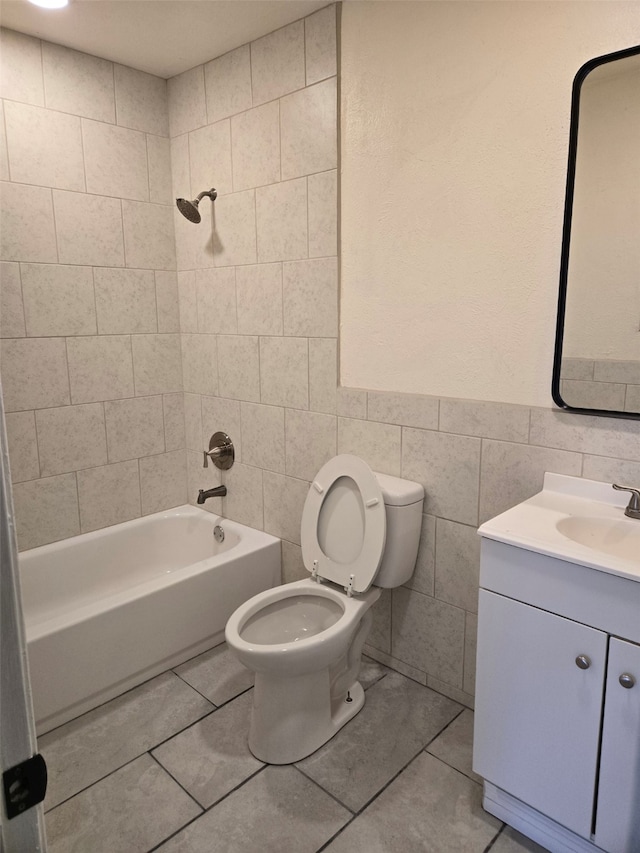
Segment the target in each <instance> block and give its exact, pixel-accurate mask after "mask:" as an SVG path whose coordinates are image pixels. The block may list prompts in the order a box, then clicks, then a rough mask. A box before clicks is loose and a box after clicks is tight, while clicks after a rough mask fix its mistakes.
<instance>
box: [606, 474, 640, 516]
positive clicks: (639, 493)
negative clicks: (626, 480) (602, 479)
mask: <svg viewBox="0 0 640 853" xmlns="http://www.w3.org/2000/svg"><path fill="white" fill-rule="evenodd" d="M612 487H613V488H614V489H615V490H616V491H617V492H631V498H630V500H629V505H628V507H627V508H626V509H625V511H624V514H625V515H628V516H629V518H640V489H633V488H632V487H631V486H618V485H617V483H613V484H612Z"/></svg>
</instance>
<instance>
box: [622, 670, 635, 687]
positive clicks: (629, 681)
mask: <svg viewBox="0 0 640 853" xmlns="http://www.w3.org/2000/svg"><path fill="white" fill-rule="evenodd" d="M618 681H619V682H620V684H622V686H623V687H626V688H627V690H631V688H632V687H633V685H634V684H635V683H636V680H635V678H634V677H633V676H632V675H629V673H628V672H623V673H622V675H621V676H620V678H619V679H618Z"/></svg>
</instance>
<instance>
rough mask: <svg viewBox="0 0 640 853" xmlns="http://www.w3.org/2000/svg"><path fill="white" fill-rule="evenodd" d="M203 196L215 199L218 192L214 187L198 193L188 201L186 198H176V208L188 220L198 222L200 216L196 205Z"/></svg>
mask: <svg viewBox="0 0 640 853" xmlns="http://www.w3.org/2000/svg"><path fill="white" fill-rule="evenodd" d="M205 196H208V197H209V198H210V199H211V201H215V199H216V198H217V196H218V193H217V192H216V191H215V190H214V189H210V190H205V191H204V192H202V193H200V195H199V196H198V197H197V198H194V199H193V201H189V199H187V198H177V199H176V205H177V206H178V210H179V211H180V213H181V214H182V215H183V216H184V217H185V218H186V219H188V220H189V222H195V223H198V222H200V221H201V219H202V217H201V216H200V211H199V210H198V205H199V204H200V201H201V200H202V199H203V198H204V197H205Z"/></svg>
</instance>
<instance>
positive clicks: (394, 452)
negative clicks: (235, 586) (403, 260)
mask: <svg viewBox="0 0 640 853" xmlns="http://www.w3.org/2000/svg"><path fill="white" fill-rule="evenodd" d="M6 38H7V40H8V41H7V44H8V45H9V48H8V50H5V51H4V56H5V60H6V57H7V56H8V55H10V56H11V57H13V60H12V61H14V62H16V63H19V65H20V66H21V67H22V68H23V69H24V73H23V74H15V73H14V72H13V70H11V71H10V73H9V74H8V75H7V76H6V77H5V86H6V87H7V89H6V90H5V91H4V92H3V97H4V98H5V99H6V100H5V102H4V107H5V113H6V110H7V105H9V112H11V111H14V110H16V109H17V112H18V113H20V107H22V106H24V107H25V112H24V113H23V115H22V118H21V122H22V125H21V126H22V127H23V128H27V130H23V131H22V132H23V134H24V133H27V135H28V128H33V127H34V126H35V127H40V126H44V125H43V124H42V122H44V121H45V120H46V121H48V122H49V125H48V126H49V127H51V128H53V129H52V130H51V131H50V133H49V138H48V140H47V141H46V142H45V141H43V142H42V145H44V146H45V147H46V146H49V149H51V148H52V147H55V146H56V145H57V144H58V142H57V137H56V133H57V132H58V131H57V130H56V128H58V126H64V127H66V125H67V124H69V129H68V132H70V133H71V134H72V135H73V134H75V136H73V138H74V139H76V138H81V139H83V140H93V135H95V136H96V137H97V141H96V142H95V143H94V147H93V148H92V147H91V144H89V145H88V146H87V145H86V144H85V143H84V142H83V148H82V151H83V157H84V162H83V161H82V160H78V158H77V153H76V154H75V155H74V154H73V153H72V151H71V150H70V151H69V152H67V153H66V154H65V158H64V162H61V163H60V164H59V168H56V170H55V171H54V172H53V173H52V174H49V173H48V172H47V171H46V170H45V171H44V172H42V171H39V169H40V168H41V162H42V159H43V160H44V161H47V160H50V159H51V158H50V157H49V155H48V154H47V153H46V152H41V153H40V154H37V153H34V154H32V155H30V156H31V163H32V168H33V169H34V172H33V174H34V175H37V176H38V178H37V180H36V178H33V179H32V180H31V181H27V182H26V183H24V181H25V178H24V177H23V178H20V179H18V178H16V177H15V176H14V173H13V158H14V155H12V152H13V151H15V142H14V141H12V139H11V134H10V139H9V166H8V167H7V168H9V167H10V168H11V173H10V177H11V182H9V183H7V184H5V185H3V206H4V207H5V208H6V209H7V210H8V213H7V216H8V222H9V229H8V231H7V232H6V234H5V235H4V236H3V252H4V254H3V258H5V259H6V261H7V263H5V264H3V280H2V300H3V302H2V331H3V337H5V338H7V340H5V341H4V342H3V363H2V372H3V383H4V394H5V402H6V404H7V409H8V412H9V414H8V418H7V420H8V427H9V431H10V441H11V467H12V472H13V477H14V481H15V482H14V494H15V500H16V507H17V512H18V519H19V524H20V529H21V544H22V547H23V548H25V547H30V546H33V545H35V544H40V543H41V542H46V541H53V540H55V539H59V538H64V537H66V536H72V535H75V534H76V533H78V532H80V531H81V530H90V529H94V528H96V527H101V526H104V525H106V524H114V523H117V522H118V521H120V520H123V518H125V517H133V516H135V515H139V514H141V513H147V512H154V511H157V510H160V509H162V508H164V507H166V506H171V505H178V504H180V503H184V502H185V500H187V499H188V500H189V501H190V502H191V503H195V498H196V495H197V491H198V489H199V488H208V487H210V486H212V485H216V484H218V483H219V482H225V483H226V485H227V487H228V495H227V497H226V498H224V499H220V498H217V499H214V500H210V501H208V502H207V504H206V505H205V508H206V509H208V510H210V511H213V512H219V513H221V514H222V515H224V516H226V517H228V518H231V519H234V520H237V521H240V522H242V523H245V524H248V525H250V526H252V527H256V528H259V529H263V530H266V531H268V532H270V533H272V534H274V535H276V536H279V537H281V538H282V540H283V543H282V554H283V580H285V581H290V580H294V579H297V578H300V577H303V576H304V568H303V566H302V558H301V551H300V518H301V514H302V507H303V504H304V500H305V497H306V493H307V490H308V486H309V481H310V480H311V478H312V477H313V475H314V474H315V472H316V471H317V470H318V468H319V467H320V466H321V465H322V464H323V463H324V462H325V461H327V460H328V459H329V458H331V457H332V456H333V455H335V454H336V453H347V452H348V453H355V454H357V455H359V456H361V457H362V458H364V459H365V460H366V461H367V462H368V463H369V464H370V465H371V466H372V467H373V468H374V469H375V470H378V471H382V472H384V473H389V474H394V475H396V476H403V477H406V478H408V479H414V480H417V481H419V482H421V483H422V484H423V485H424V487H425V491H426V501H425V508H424V513H425V514H424V516H423V528H422V535H421V546H420V552H419V555H418V561H417V566H416V570H415V572H414V575H413V577H412V578H411V580H410V581H409V582H408V583H407V584H406V585H405V586H404V587H402V588H401V589H398V590H393V591H391V590H389V591H385V592H384V593H383V595H382V597H381V599H380V601H379V602H378V604H377V605H376V608H375V615H374V625H373V628H372V632H371V635H370V637H369V643H368V646H367V650H368V652H369V653H370V654H372V655H373V656H374V657H377V658H378V659H380V660H381V661H383V662H385V663H388V664H389V665H390V666H392V667H394V668H396V669H399V670H400V671H402V672H404V673H406V674H407V675H409V676H410V677H412V678H414V679H417V680H418V681H420V682H422V683H423V684H425V683H426V684H428V685H429V686H432V687H434V688H435V689H438V690H441V691H442V692H445V693H447V694H448V695H450V696H452V697H453V698H455V699H459V700H460V701H463V702H465V703H467V704H471V703H472V701H473V693H474V669H475V634H476V623H477V615H476V614H477V588H478V572H479V539H478V536H477V534H476V529H477V526H478V524H479V523H481V522H482V521H484V520H485V519H487V518H489V517H491V516H492V515H495V514H497V513H499V512H502V511H503V510H504V509H507V508H508V507H509V506H511V505H513V504H514V503H517V502H518V501H520V500H522V499H524V498H526V497H528V496H530V495H531V494H533V493H535V492H536V491H538V490H539V489H540V488H541V486H542V478H543V474H544V472H545V471H547V470H549V471H557V472H559V473H567V474H572V475H576V476H584V477H590V478H593V479H599V480H605V481H613V480H615V479H623V480H627V481H629V482H632V483H633V482H640V422H637V421H635V422H634V421H625V420H609V419H604V418H585V417H580V416H576V415H571V414H567V413H564V412H557V411H554V410H551V409H540V408H529V407H526V406H515V405H508V404H501V403H492V402H486V401H471V400H454V399H446V398H443V399H438V398H433V397H426V396H419V395H407V394H400V393H392V392H380V391H367V390H364V389H348V388H340V387H338V381H337V377H338V334H339V323H338V249H337V221H338V207H337V167H338V158H337V138H338V134H337V99H336V91H337V63H336V7H335V6H329V7H327V8H325V9H322V10H320V11H319V12H316V13H315V14H313V15H311V16H309V17H307V18H305V19H304V20H303V21H299V22H296V23H295V24H292V25H290V26H288V27H285V28H283V29H282V30H278V31H277V32H275V33H271V34H269V35H266V36H264V37H263V38H261V39H258V40H257V41H255V42H252V43H251V44H249V45H244V46H243V47H240V48H238V49H237V50H234V51H232V52H231V53H228V54H226V55H225V56H222V57H219V58H217V59H214V60H212V61H211V62H208V63H206V64H205V65H203V66H198V67H196V68H194V69H191V70H189V71H187V72H185V73H184V74H181V75H179V76H177V77H174V78H172V79H171V80H169V81H168V85H167V87H166V88H167V94H168V100H167V101H165V100H163V97H164V95H163V91H164V90H163V87H164V85H165V84H164V81H160V80H158V79H157V78H153V77H150V76H149V75H144V74H141V73H140V72H136V71H133V70H132V69H127V68H124V67H122V66H117V65H116V66H112V65H111V64H110V63H104V61H103V60H95V58H93V57H84V55H82V54H75V53H74V52H73V51H67V50H66V49H65V48H58V47H57V46H46V45H42V46H41V44H40V43H39V42H38V41H37V40H34V39H28V38H27V37H25V36H20V35H18V34H14V33H8V34H6ZM41 51H42V56H43V57H45V56H46V57H47V59H46V60H45V61H44V65H43V66H41V65H40V63H41V58H40V57H41ZM54 54H55V55H58V56H59V62H58V63H57V69H56V75H55V76H52V77H51V79H50V80H49V77H48V72H47V68H48V67H49V65H48V63H49V59H50V57H51V56H53V55H54ZM94 60H95V61H94ZM6 61H9V60H6ZM83 63H84V64H83ZM42 68H44V81H45V83H44V84H43V76H42V74H43V72H42V70H41V69H42ZM12 69H13V66H12ZM38 69H40V71H38ZM63 69H64V70H65V73H66V74H67V75H68V76H69V79H70V80H74V79H76V80H77V79H78V75H80V77H81V78H82V83H79V82H77V83H76V84H75V87H76V88H78V89H83V87H86V89H83V91H78V92H74V87H73V86H71V87H65V86H63V85H62V84H61V82H60V74H61V73H62V70H63ZM109 69H110V74H111V77H110V78H109V74H107V73H106V72H107V71H108V70H109ZM74 75H75V76H74ZM109 79H110V80H111V83H110V84H109V83H108V80H109ZM50 99H51V100H50ZM166 103H168V110H167V109H165V108H164V107H163V104H165V105H166ZM45 104H46V106H45ZM27 107H28V109H27ZM33 110H37V111H39V113H47V114H48V113H52V116H47V117H46V119H45V118H44V117H43V118H38V120H37V121H38V122H40V124H38V123H37V122H36V119H34V118H33V117H32V116H31V112H32V111H33ZM30 111H31V112H30ZM34 122H36V124H35V125H34ZM56 122H58V123H56ZM95 125H98V127H97V128H96V127H95ZM11 126H12V127H14V125H11ZM125 132H126V138H127V139H131V140H134V139H135V142H133V147H132V153H131V161H130V162H128V163H127V165H126V168H125V167H123V168H119V165H118V164H119V161H120V160H121V157H122V154H121V152H122V150H123V149H122V148H120V147H119V142H120V141H121V140H122V141H123V140H124V139H125V135H124V134H125ZM11 133H14V130H11ZM120 133H123V135H119V134H120ZM78 134H80V136H77V135H78ZM130 134H133V136H130ZM167 134H169V136H170V139H169V138H168V137H167ZM143 142H144V144H146V151H147V181H148V190H147V192H148V194H147V195H144V196H143V197H142V198H141V197H140V196H141V195H143V193H144V187H143V183H144V182H143V180H142V159H141V157H140V156H139V154H138V153H136V152H138V151H141V150H142V147H141V146H142V143H143ZM30 144H31V145H33V144H34V143H33V142H31V143H30ZM101 146H102V147H101ZM136 146H138V147H136ZM36 147H37V146H36ZM49 149H48V150H49ZM94 149H95V150H94ZM2 150H3V149H2V147H1V146H0V153H2ZM28 150H29V148H28V147H27V152H28ZM27 152H23V154H21V155H20V156H19V160H18V162H20V157H22V165H21V167H20V168H25V165H24V164H25V162H26V161H27V159H28V158H27ZM88 152H89V153H88ZM92 152H93V153H92ZM119 152H120V153H119ZM169 152H170V160H169ZM88 156H89V157H91V158H93V160H92V162H91V164H90V165H89V167H88V168H87V165H86V159H87V157H88ZM39 158H42V159H39ZM0 162H1V158H0ZM169 162H170V168H171V180H172V188H171V187H170V186H168V182H169V165H168V164H169ZM79 163H81V164H82V169H81V170H79V169H78V164H79ZM99 163H102V164H103V166H102V168H99V167H98V164H99ZM107 172H112V173H113V174H107ZM42 175H44V176H45V177H46V178H47V180H43V179H42ZM4 177H5V178H6V179H8V178H9V174H8V173H6V172H5V175H4ZM80 180H81V181H82V183H81V184H79V181H80ZM96 181H97V183H95V182H96ZM85 182H86V183H85ZM91 182H94V183H92V184H91V188H90V186H89V184H90V183H91ZM26 184H29V185H26ZM31 184H33V185H31ZM211 187H215V188H216V189H217V191H218V198H217V200H216V201H215V202H214V203H213V204H211V202H210V201H209V199H207V198H205V199H204V200H203V201H202V203H201V205H200V209H201V212H202V217H203V221H202V223H201V224H200V225H193V224H192V223H190V222H187V221H186V220H185V219H184V218H183V217H182V216H181V215H180V214H179V213H178V211H177V210H176V209H175V207H174V206H172V199H173V198H174V197H176V196H183V197H188V198H193V197H195V196H196V195H197V194H198V193H199V192H202V191H203V190H206V189H210V188H211ZM5 188H6V189H7V194H6V195H5V192H4V190H5ZM76 199H79V200H80V203H81V205H82V203H83V204H84V206H81V207H80V208H79V210H80V211H81V213H79V214H78V216H77V218H76V222H75V226H74V225H73V217H74V210H78V208H74V202H75V200H76ZM34 216H36V217H37V222H38V227H37V228H34V227H33V224H34ZM59 217H60V222H61V223H66V225H65V227H66V229H67V230H66V231H65V230H64V229H63V230H60V228H59V226H58V218H59ZM65 217H66V218H65ZM99 223H102V227H101V228H100V229H98V225H99ZM80 226H81V227H80ZM74 227H75V228H76V229H77V230H76V231H75V232H74V230H73V229H74ZM98 232H100V233H98ZM174 234H175V241H174ZM69 235H71V237H69ZM174 249H175V251H174ZM175 270H177V273H176V271H175ZM176 277H177V286H176ZM53 293H55V295H56V299H55V300H51V295H52V294H53ZM47 300H49V304H47ZM398 345H399V346H401V345H402V343H401V342H400V341H399V342H398ZM217 430H224V431H225V432H227V433H229V435H230V436H231V437H232V439H233V441H234V444H235V446H236V460H237V461H236V464H235V465H234V467H233V468H232V469H230V470H229V471H227V472H223V473H221V472H220V471H218V470H217V469H216V468H214V467H213V466H210V467H209V468H207V469H204V468H203V467H202V450H203V449H204V448H205V447H206V446H208V441H209V437H210V435H211V434H212V433H213V432H215V431H217ZM185 449H186V479H187V483H188V487H187V486H186V485H185V473H184V472H185V461H184V460H185Z"/></svg>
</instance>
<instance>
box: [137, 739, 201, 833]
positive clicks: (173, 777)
mask: <svg viewBox="0 0 640 853" xmlns="http://www.w3.org/2000/svg"><path fill="white" fill-rule="evenodd" d="M154 749H156V747H155V746H154ZM143 755H148V756H149V758H150V759H151V760H152V761H154V762H155V764H157V766H158V767H159V768H160V769H161V770H162V771H163V773H166V774H167V776H169V777H171V779H173V781H174V782H175V783H176V785H178V787H179V788H182V790H183V791H184V792H185V794H186V795H187V796H188V797H189V799H191V800H193V802H194V803H195V804H196V805H197V806H198V808H199V809H200V814H199V815H196V816H195V818H194V820H197V819H198V818H199V817H200V815H201V814H204V811H205V807H204V806H203V805H202V803H199V802H198V800H196V798H195V797H194V796H193V794H192V793H191V792H190V791H189V790H188V789H187V788H185V786H184V785H183V784H182V782H181V781H180V780H179V779H176V777H175V776H174V775H173V773H172V772H171V771H170V770H167V768H166V767H165V766H164V764H161V762H160V761H158V759H157V758H156V757H155V755H153V754H152V752H151V750H150V749H149V750H147V752H144V753H143ZM140 757H142V756H140ZM181 828H182V827H181Z"/></svg>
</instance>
